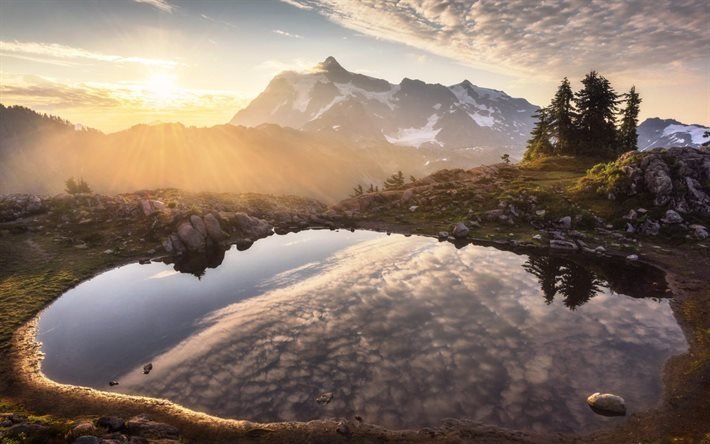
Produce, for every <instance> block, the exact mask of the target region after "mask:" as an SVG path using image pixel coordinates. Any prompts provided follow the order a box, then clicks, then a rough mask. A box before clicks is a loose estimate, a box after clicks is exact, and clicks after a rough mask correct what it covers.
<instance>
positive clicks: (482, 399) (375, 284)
mask: <svg viewBox="0 0 710 444" xmlns="http://www.w3.org/2000/svg"><path fill="white" fill-rule="evenodd" d="M574 260H575V261H572V260H568V259H565V258H563V257H555V256H526V255H517V254H514V253H510V252H506V251H500V250H497V249H494V248H487V247H480V246H474V245H467V246H465V247H462V248H458V249H457V248H456V247H455V246H454V245H452V244H450V243H448V242H443V243H440V242H438V241H437V240H435V239H432V238H425V237H417V236H412V237H405V236H401V235H392V236H387V235H385V234H383V233H376V232H368V231H357V232H346V231H340V232H333V231H325V230H323V231H304V232H300V233H292V234H288V235H284V236H272V237H269V238H267V239H263V240H260V241H258V242H257V243H255V244H254V245H253V246H252V247H251V248H250V249H248V250H245V251H237V249H236V248H233V249H231V250H229V251H227V252H226V254H224V256H222V255H217V257H216V259H214V258H213V259H211V260H209V261H207V263H206V264H203V266H201V267H200V266H198V267H197V268H198V272H196V273H195V274H190V273H181V272H178V271H176V269H179V270H185V269H190V268H192V269H194V268H195V267H194V264H192V267H190V266H188V265H190V264H184V263H183V264H164V263H150V264H147V265H139V264H131V265H126V266H123V267H119V268H116V269H113V270H110V271H108V272H105V273H103V274H101V275H98V276H96V277H95V278H93V279H91V280H89V281H86V282H84V283H82V284H81V285H79V286H77V287H76V288H74V289H72V290H70V291H68V292H67V293H66V294H64V295H63V296H62V297H60V298H59V299H58V300H57V301H56V302H54V303H53V304H52V305H51V306H49V307H48V308H47V309H46V310H45V311H44V312H43V313H42V314H41V316H40V322H39V327H38V339H39V340H40V341H41V342H42V351H43V352H44V353H45V358H44V361H43V363H42V370H43V372H44V373H45V374H46V375H47V376H48V377H49V378H51V379H53V380H55V381H58V382H63V383H71V384H75V385H81V386H89V387H95V388H100V389H103V390H107V391H116V392H122V393H131V394H141V395H147V396H154V397H161V398H167V399H170V400H173V401H175V402H177V403H179V404H182V405H184V406H186V407H189V408H192V409H194V410H198V411H203V412H208V413H211V414H214V415H217V416H222V417H227V418H239V419H248V420H253V421H268V422H271V421H280V420H311V419H317V418H328V417H352V416H354V415H360V416H362V417H363V419H364V420H365V421H366V422H371V423H377V424H381V425H384V426H387V427H392V428H412V427H424V426H437V425H439V424H440V423H441V421H442V420H443V419H446V418H461V419H472V420H475V421H480V422H484V423H488V424H494V425H500V426H504V427H510V428H517V429H525V430H535V431H561V432H582V431H589V430H593V429H596V428H600V427H603V426H606V425H609V424H610V423H614V422H617V421H623V420H624V419H623V418H607V417H602V416H599V415H596V414H595V413H593V412H592V411H591V410H590V409H589V408H588V406H587V405H586V403H585V399H586V397H587V396H588V395H589V394H591V393H594V392H597V391H600V392H610V393H615V394H618V395H621V396H623V397H624V398H625V399H626V402H627V410H628V412H629V414H632V413H634V412H638V411H641V410H644V409H648V408H652V407H654V406H655V405H656V404H657V403H658V401H659V399H660V396H661V390H662V385H661V375H662V369H663V364H664V362H665V361H666V360H667V359H668V358H669V357H670V356H672V355H674V354H677V353H682V352H684V351H685V350H686V349H687V344H686V342H685V339H684V337H683V334H682V332H681V330H680V328H679V326H678V325H677V323H676V322H675V319H674V317H673V314H672V312H671V309H670V307H669V299H666V298H665V297H667V296H668V295H669V294H668V293H667V291H666V287H665V281H664V279H663V276H662V274H661V273H660V272H658V271H657V270H655V269H652V268H650V267H645V266H642V265H641V264H624V263H623V262H614V261H611V260H609V259H604V260H601V259H600V260H599V261H598V262H596V263H589V264H585V263H581V262H579V259H574ZM220 262H221V264H220ZM206 266H211V267H216V268H207V269H206V270H204V267H206ZM148 362H152V363H153V367H154V368H153V371H152V372H151V373H150V374H148V375H144V374H143V371H142V368H143V365H144V364H146V363H148ZM111 380H117V381H119V383H120V385H118V386H116V387H109V386H108V382H109V381H111ZM325 392H331V393H332V400H331V401H330V402H329V403H327V404H320V403H318V402H316V398H317V397H318V396H319V395H321V394H323V393H325Z"/></svg>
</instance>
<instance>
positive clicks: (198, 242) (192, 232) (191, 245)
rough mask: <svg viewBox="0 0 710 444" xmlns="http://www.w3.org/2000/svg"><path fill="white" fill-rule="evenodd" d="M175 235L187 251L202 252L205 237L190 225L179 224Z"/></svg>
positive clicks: (185, 223) (187, 223) (186, 223)
mask: <svg viewBox="0 0 710 444" xmlns="http://www.w3.org/2000/svg"><path fill="white" fill-rule="evenodd" d="M200 220H201V219H200ZM206 231H207V230H206V229H205V232H206ZM177 235H178V237H180V240H181V241H182V242H183V243H184V245H185V246H186V247H187V250H189V251H202V250H204V249H205V237H204V236H203V235H202V234H201V233H200V232H199V231H198V230H197V229H196V228H195V227H194V226H193V225H192V224H191V223H189V222H183V223H181V224H180V225H179V226H178V229H177Z"/></svg>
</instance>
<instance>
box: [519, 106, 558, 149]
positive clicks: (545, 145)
mask: <svg viewBox="0 0 710 444" xmlns="http://www.w3.org/2000/svg"><path fill="white" fill-rule="evenodd" d="M533 117H536V118H537V122H536V123H535V127H534V128H533V130H532V133H531V136H532V137H531V138H530V140H528V146H527V148H526V150H525V155H524V156H523V160H532V159H536V158H538V157H543V156H549V155H552V154H553V146H552V143H550V119H549V111H548V109H547V108H540V109H539V110H538V111H537V112H536V113H535V114H534V115H533Z"/></svg>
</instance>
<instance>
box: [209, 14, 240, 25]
mask: <svg viewBox="0 0 710 444" xmlns="http://www.w3.org/2000/svg"><path fill="white" fill-rule="evenodd" d="M200 17H202V18H203V19H205V20H207V21H209V22H212V23H217V24H218V25H224V26H226V27H227V28H232V29H237V28H238V26H237V25H235V24H234V23H230V22H227V21H225V20H219V19H216V18H214V17H210V16H209V15H207V14H200Z"/></svg>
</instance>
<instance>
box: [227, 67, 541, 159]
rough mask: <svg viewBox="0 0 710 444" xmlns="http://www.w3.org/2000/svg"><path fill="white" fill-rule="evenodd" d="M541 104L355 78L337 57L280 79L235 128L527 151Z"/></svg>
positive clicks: (464, 85) (472, 89)
mask: <svg viewBox="0 0 710 444" xmlns="http://www.w3.org/2000/svg"><path fill="white" fill-rule="evenodd" d="M537 109H538V107H537V106H535V105H533V104H531V103H529V102H528V101H527V100H525V99H519V98H513V97H510V96H509V95H508V94H506V93H505V92H503V91H498V90H494V89H488V88H482V87H479V86H476V85H474V84H472V83H471V82H469V81H468V80H465V81H463V82H461V83H459V84H456V85H451V86H448V87H447V86H444V85H441V84H429V83H425V82H422V81H420V80H413V79H409V78H405V79H403V80H402V81H401V82H400V83H399V84H391V83H389V82H388V81H386V80H383V79H378V78H375V77H369V76H365V75H362V74H357V73H352V72H350V71H347V70H346V69H345V68H343V67H342V66H341V65H340V64H339V63H338V62H337V61H336V60H335V58H333V57H328V58H327V59H326V60H325V61H323V62H322V63H320V64H318V65H317V66H316V67H314V69H312V70H311V71H309V72H294V71H286V72H283V73H281V74H279V75H277V76H276V77H275V78H274V79H273V80H272V81H271V83H270V84H269V85H268V86H267V88H266V89H265V90H264V91H263V92H262V93H261V94H260V95H259V96H258V97H257V98H256V99H254V100H253V101H252V102H251V103H250V104H249V105H248V106H247V107H246V108H244V109H242V110H240V111H239V112H237V114H236V115H235V116H234V118H233V119H232V120H231V122H230V123H231V124H233V125H244V126H258V125H260V124H263V123H275V124H278V125H282V126H289V127H293V128H297V129H303V130H306V131H319V132H334V133H338V134H341V135H348V136H350V137H356V138H361V139H362V138H368V139H377V140H383V141H384V140H386V141H388V142H390V143H393V144H398V145H406V146H414V147H423V146H428V147H437V148H446V149H474V148H480V147H497V148H508V149H510V150H512V151H513V152H516V151H521V150H522V149H523V148H524V146H525V142H526V141H527V139H528V135H529V134H530V131H531V129H532V126H533V123H534V121H533V117H532V115H533V114H534V113H535V111H536V110H537Z"/></svg>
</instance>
